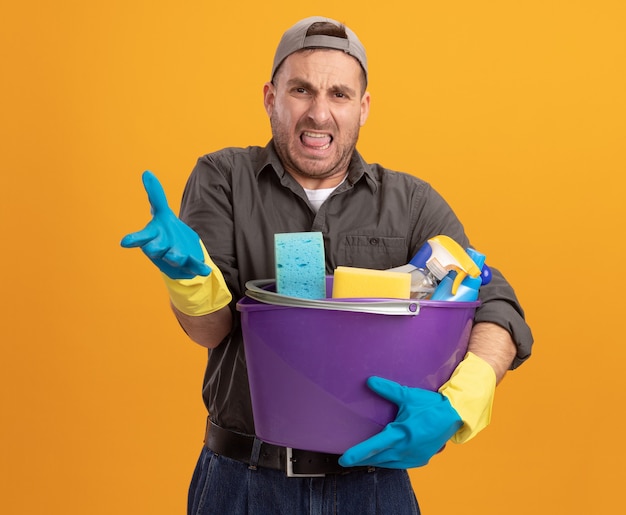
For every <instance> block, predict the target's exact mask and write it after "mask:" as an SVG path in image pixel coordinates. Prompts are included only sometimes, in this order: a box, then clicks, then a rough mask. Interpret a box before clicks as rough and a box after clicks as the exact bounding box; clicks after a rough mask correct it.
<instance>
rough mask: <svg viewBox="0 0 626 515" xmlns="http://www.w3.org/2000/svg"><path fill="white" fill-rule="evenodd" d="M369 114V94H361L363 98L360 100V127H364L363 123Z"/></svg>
mask: <svg viewBox="0 0 626 515" xmlns="http://www.w3.org/2000/svg"><path fill="white" fill-rule="evenodd" d="M369 114H370V94H369V92H368V91H366V92H365V93H363V97H362V98H361V120H360V124H361V127H363V125H365V121H366V120H367V117H368V116H369Z"/></svg>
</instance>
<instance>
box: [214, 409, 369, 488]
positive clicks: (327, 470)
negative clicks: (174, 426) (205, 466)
mask: <svg viewBox="0 0 626 515" xmlns="http://www.w3.org/2000/svg"><path fill="white" fill-rule="evenodd" d="M204 444H205V445H206V446H207V448H209V449H210V450H212V451H213V452H214V453H215V454H221V455H223V456H226V457H227V458H231V459H234V460H237V461H241V462H243V463H246V464H247V465H248V466H249V467H250V468H253V469H255V468H256V467H267V468H271V469H275V470H281V471H283V472H285V474H287V476H289V477H318V476H325V475H326V474H348V473H350V472H354V471H357V470H360V471H366V470H373V467H350V468H346V467H342V466H341V465H339V463H338V460H339V455H338V454H326V453H322V452H314V451H303V450H300V449H292V448H290V447H280V446H278V445H273V444H269V443H267V442H262V441H261V440H259V439H258V438H255V437H254V436H250V435H245V434H242V433H236V432H234V431H230V430H228V429H224V428H221V427H219V426H217V425H215V424H213V423H212V422H210V421H207V427H206V434H205V438H204Z"/></svg>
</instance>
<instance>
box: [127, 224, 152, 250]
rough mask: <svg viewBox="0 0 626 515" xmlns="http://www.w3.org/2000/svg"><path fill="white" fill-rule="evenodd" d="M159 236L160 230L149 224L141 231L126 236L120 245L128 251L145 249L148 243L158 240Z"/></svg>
mask: <svg viewBox="0 0 626 515" xmlns="http://www.w3.org/2000/svg"><path fill="white" fill-rule="evenodd" d="M158 234H159V231H158V229H157V228H156V227H155V226H154V225H152V224H148V225H147V226H146V227H145V228H144V229H142V230H141V231H137V232H133V233H130V234H127V235H126V236H124V237H123V238H122V241H121V242H120V245H121V246H122V247H124V248H127V249H130V248H135V247H143V246H144V245H145V244H146V243H148V242H149V241H151V240H153V239H154V238H156V237H157V236H158Z"/></svg>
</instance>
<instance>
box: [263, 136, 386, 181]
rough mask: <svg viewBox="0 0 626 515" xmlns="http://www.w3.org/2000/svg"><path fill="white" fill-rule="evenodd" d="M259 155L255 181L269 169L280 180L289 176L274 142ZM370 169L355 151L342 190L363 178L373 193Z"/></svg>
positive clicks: (372, 177)
mask: <svg viewBox="0 0 626 515" xmlns="http://www.w3.org/2000/svg"><path fill="white" fill-rule="evenodd" d="M261 155H262V158H261V159H260V160H259V163H258V166H257V168H256V170H254V174H255V176H256V177H257V179H258V177H259V175H260V174H261V173H262V172H263V171H265V170H270V169H271V170H274V172H275V173H276V174H277V175H278V177H279V178H280V179H284V177H285V175H289V174H287V172H286V171H285V168H284V166H283V164H282V163H281V161H280V159H279V157H278V154H277V153H276V149H275V148H274V140H270V142H269V143H268V144H267V145H266V146H265V148H263V152H262V154H261ZM371 168H372V167H370V166H369V165H368V164H367V163H366V162H365V160H364V159H363V157H362V156H361V154H360V153H359V152H358V151H357V150H355V151H354V154H353V155H352V160H351V161H350V165H349V166H348V180H347V181H346V182H345V183H344V184H343V185H342V186H343V187H342V189H344V188H346V189H347V188H351V187H352V186H354V185H355V184H356V183H358V182H359V181H360V180H361V179H363V178H365V181H366V182H367V184H368V186H369V188H370V189H371V190H372V192H375V191H376V190H377V189H378V181H377V180H376V176H375V174H374V172H373V171H372V169H371Z"/></svg>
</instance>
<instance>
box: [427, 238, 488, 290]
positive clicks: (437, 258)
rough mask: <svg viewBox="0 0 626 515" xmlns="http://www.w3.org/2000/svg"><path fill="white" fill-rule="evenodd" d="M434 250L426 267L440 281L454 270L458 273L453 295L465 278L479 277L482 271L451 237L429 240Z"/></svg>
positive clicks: (453, 286) (453, 285)
mask: <svg viewBox="0 0 626 515" xmlns="http://www.w3.org/2000/svg"><path fill="white" fill-rule="evenodd" d="M428 243H429V246H430V247H431V249H432V254H431V256H430V258H428V260H427V261H426V266H427V267H428V269H429V270H430V271H431V272H432V273H433V275H434V276H435V277H437V279H438V280H440V281H441V280H442V279H443V278H444V277H445V276H446V275H448V273H449V272H450V271H452V270H454V271H455V272H456V277H455V278H454V283H453V284H452V294H453V295H454V294H456V291H457V289H458V287H459V285H460V284H461V282H462V281H463V279H465V277H467V276H468V275H469V276H470V277H479V276H480V274H481V269H480V268H479V267H478V265H477V264H476V263H475V262H474V260H473V259H472V258H471V257H470V256H469V254H468V253H467V252H465V250H463V247H461V246H460V245H459V244H458V243H457V242H456V241H454V240H453V239H452V238H450V237H449V236H446V235H443V234H440V235H439V236H435V237H434V238H431V239H429V240H428Z"/></svg>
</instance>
